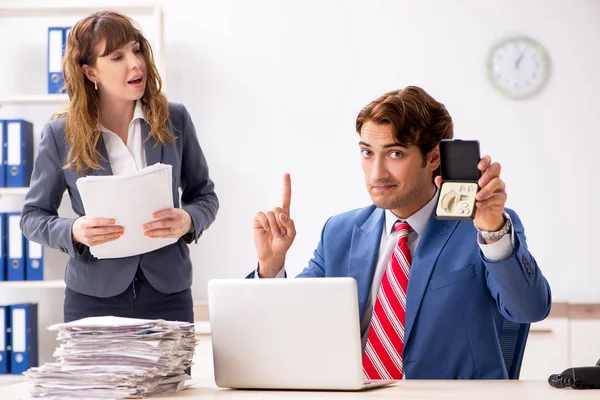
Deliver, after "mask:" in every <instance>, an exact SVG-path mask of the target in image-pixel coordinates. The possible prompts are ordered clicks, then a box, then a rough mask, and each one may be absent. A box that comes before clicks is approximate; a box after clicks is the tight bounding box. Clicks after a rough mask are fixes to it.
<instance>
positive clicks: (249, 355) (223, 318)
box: [208, 278, 393, 390]
mask: <svg viewBox="0 0 600 400" xmlns="http://www.w3.org/2000/svg"><path fill="white" fill-rule="evenodd" d="M208 306H209V314H210V326H211V335H212V346H213V357H214V367H215V368H214V369H215V382H216V384H217V386H219V387H227V388H237V389H302V390H362V389H368V388H372V387H378V386H383V385H386V384H389V383H391V382H393V381H363V374H362V350H361V339H360V322H359V316H358V294H357V285H356V281H355V280H354V279H353V278H298V279H213V280H211V281H209V282H208Z"/></svg>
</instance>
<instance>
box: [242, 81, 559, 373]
mask: <svg viewBox="0 0 600 400" xmlns="http://www.w3.org/2000/svg"><path fill="white" fill-rule="evenodd" d="M356 130H357V132H358V134H359V138H360V142H359V146H360V151H361V155H362V168H363V171H364V174H365V183H366V186H367V190H368V191H369V194H370V195H371V198H372V200H373V203H374V204H373V205H371V206H368V207H365V208H361V209H358V210H353V211H349V212H346V213H343V214H340V215H336V216H334V217H332V218H330V219H329V220H328V221H327V222H326V223H325V226H324V227H323V231H322V234H321V240H320V242H319V245H318V247H317V249H316V250H315V253H314V257H313V258H312V260H310V262H309V266H308V267H307V268H305V269H304V270H303V271H302V272H301V273H300V274H299V275H298V276H299V277H343V276H351V277H353V278H355V279H356V281H357V283H358V295H359V311H360V317H361V333H362V338H363V349H364V357H363V369H364V375H365V377H366V378H368V379H402V378H403V377H406V378H409V379H418V378H428V379H432V378H433V379H435V378H440V379H452V378H459V379H461V378H462V379H473V378H477V379H506V378H507V371H506V368H505V365H504V362H503V359H502V354H501V351H500V345H499V341H498V332H499V330H500V327H501V322H502V321H503V318H506V319H508V320H511V321H515V322H534V321H539V320H541V319H544V318H545V317H546V316H547V315H548V313H549V312H550V306H551V294H550V287H549V285H548V282H547V281H546V279H545V278H544V276H543V275H542V272H541V271H540V269H539V268H538V265H537V263H536V261H535V259H534V258H533V256H532V254H531V253H530V252H529V251H528V249H527V243H526V239H525V231H524V228H523V225H522V224H521V221H520V219H519V217H518V216H517V214H516V213H515V212H514V211H512V210H510V209H506V208H505V207H504V205H505V202H506V191H505V185H504V182H503V181H502V179H501V178H500V169H501V167H500V164H498V163H497V162H492V160H491V158H490V157H488V156H485V157H483V158H482V159H481V161H480V162H479V165H478V168H479V169H480V170H481V172H482V175H481V178H480V180H479V182H478V183H479V186H480V188H481V190H480V192H479V193H478V194H477V204H476V206H477V212H476V215H475V218H474V220H473V221H470V220H469V221H455V220H451V221H450V220H444V221H442V220H438V219H437V218H436V217H435V216H434V212H433V211H434V208H435V206H436V204H437V201H438V196H439V193H438V190H437V188H439V187H440V185H441V177H439V176H438V172H439V165H440V152H439V142H440V140H442V139H451V138H452V137H453V124H452V119H451V117H450V115H449V114H448V112H447V110H446V108H445V107H444V105H443V104H441V103H439V102H437V101H436V100H435V99H433V98H432V97H431V96H430V95H428V94H427V93H426V92H425V91H424V90H423V89H421V88H418V87H406V88H404V89H402V90H398V91H394V92H390V93H387V94H385V95H383V96H382V97H380V98H378V99H377V100H375V101H373V102H372V103H370V104H369V105H367V106H366V107H365V108H364V109H363V110H362V111H361V112H360V113H359V115H358V117H357V120H356ZM290 200H291V183H290V177H289V175H286V176H285V178H284V194H283V204H282V207H278V208H276V209H274V210H272V211H270V212H267V213H262V212H259V213H258V214H257V215H256V216H255V219H254V241H255V245H256V249H257V253H258V260H259V265H258V269H257V270H256V271H254V272H253V273H251V274H250V275H249V276H248V277H254V278H273V277H283V276H285V271H284V268H283V267H284V263H285V256H286V253H287V251H288V249H289V248H290V246H291V245H292V242H293V240H294V237H295V235H296V230H295V227H294V222H293V220H292V219H291V218H290Z"/></svg>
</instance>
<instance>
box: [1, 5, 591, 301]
mask: <svg viewBox="0 0 600 400" xmlns="http://www.w3.org/2000/svg"><path fill="white" fill-rule="evenodd" d="M26 3H31V2H26V1H13V0H4V1H0V4H26ZM63 3H82V1H69V2H66V1H65V2H61V4H63ZM84 3H91V4H98V3H97V2H91V1H90V2H84ZM120 3H121V4H125V3H129V2H126V1H122V2H120ZM159 3H160V4H162V6H163V8H164V11H165V32H166V33H165V48H166V56H167V62H166V72H167V79H168V95H169V98H170V99H171V100H172V101H177V102H183V103H185V104H186V106H187V107H188V109H189V110H190V112H191V114H192V116H193V119H194V122H195V124H196V128H197V131H198V136H199V139H200V142H201V144H202V146H203V148H204V150H205V153H206V156H207V158H208V161H209V165H210V168H211V175H212V177H213V179H214V181H215V183H216V190H217V194H218V196H219V198H220V201H221V209H220V211H219V215H218V216H217V221H216V222H215V223H214V225H213V226H212V227H211V228H210V229H209V230H208V231H207V232H206V233H205V234H204V236H203V237H202V238H201V240H200V242H199V244H198V245H194V246H192V254H193V260H194V265H195V283H194V287H193V291H194V295H195V299H196V300H203V299H205V298H206V282H207V280H208V279H210V278H215V277H228V278H232V277H243V276H244V275H245V274H246V273H247V272H248V271H250V270H251V269H252V268H253V267H254V266H255V253H254V247H253V243H252V217H253V215H254V213H255V212H256V211H257V210H259V209H267V208H272V207H274V206H276V205H278V204H279V201H280V190H281V177H282V175H283V173H285V172H290V173H291V174H292V181H293V199H292V217H293V218H294V219H295V220H296V224H297V228H298V237H297V239H296V242H295V243H294V246H293V248H292V250H291V251H290V253H289V257H288V261H287V265H288V267H289V271H290V272H291V273H292V274H294V273H297V272H299V271H300V270H301V269H302V268H303V267H304V266H305V265H306V264H307V261H308V259H309V258H310V256H311V254H312V251H313V250H314V248H315V247H316V244H317V241H318V239H319V233H320V230H321V227H322V225H323V223H324V222H325V220H326V218H327V217H329V216H331V215H333V214H337V213H340V212H342V211H345V210H348V209H351V208H356V207H361V206H364V205H367V204H369V197H368V195H367V193H366V190H365V189H364V185H363V178H362V172H361V170H360V165H359V153H358V146H357V141H358V138H357V135H356V134H355V133H354V119H355V117H356V114H357V113H358V111H359V110H360V109H361V108H362V107H363V106H364V105H365V104H367V103H368V102H369V101H371V100H372V99H374V98H376V97H377V96H379V95H381V94H383V93H384V92H386V91H388V90H392V89H396V88H401V87H403V86H406V85H418V86H422V87H423V88H425V89H426V90H427V91H429V92H430V93H431V94H432V95H433V96H434V97H436V99H438V100H440V101H442V102H443V103H445V104H446V106H447V108H448V110H449V111H450V113H451V114H452V116H453V118H454V121H455V127H456V136H457V137H462V138H469V139H478V140H480V142H481V147H482V151H483V152H484V153H489V154H491V155H492V156H493V158H495V159H497V160H499V161H500V162H501V163H502V164H503V173H502V176H503V178H504V180H505V181H506V183H507V191H508V194H509V199H508V206H509V207H511V208H514V209H516V210H517V211H518V213H519V214H520V216H521V219H522V220H523V222H524V224H525V227H526V230H527V235H528V244H529V247H530V249H531V251H532V252H533V254H534V255H535V256H536V258H537V260H538V262H539V264H540V266H541V267H542V270H543V272H544V273H545V275H546V277H547V278H548V280H549V281H550V283H551V285H552V288H553V294H554V300H555V301H571V302H599V301H600V290H598V289H599V287H600V285H599V283H600V268H598V267H597V264H598V262H597V261H596V260H597V257H596V254H595V253H596V252H595V250H596V245H595V243H596V241H597V235H596V234H595V233H596V228H597V227H598V226H600V216H599V215H600V214H599V213H598V211H597V203H598V201H597V200H596V198H595V197H594V194H595V193H596V192H597V191H596V190H595V186H596V185H597V182H596V179H595V178H596V174H595V171H596V168H595V167H596V159H595V157H596V154H597V151H598V150H597V149H598V147H599V145H600V139H598V125H599V123H600V113H598V112H597V110H598V109H599V105H600V100H599V99H598V96H597V95H596V92H597V91H598V89H599V88H600V75H599V74H598V73H597V70H598V67H597V66H598V64H599V63H600V47H599V46H598V39H599V38H600V25H599V24H598V22H597V21H598V20H600V2H598V1H595V0H572V1H568V2H567V1H560V0H551V1H545V0H529V1H522V0H505V1H502V2H492V1H480V0H479V1H478V0H463V1H459V0H455V1H446V0H435V1H434V0H428V1H418V2H417V1H409V0H404V1H399V0H388V1H358V0H353V1H334V0H321V1H300V0H297V1H277V0H271V1H267V0H255V1H245V0H237V1H234V0H220V1H218V2H216V1H206V0H200V1H195V2H187V1H186V2H183V1H168V2H167V1H160V2H159ZM0 24H5V21H4V20H1V19H0ZM1 29H3V27H2V26H0V30H1ZM150 31H151V29H150ZM2 32H4V31H1V32H0V33H2ZM148 33H149V34H151V32H148ZM513 34H526V35H530V36H532V37H533V38H534V39H536V40H538V41H539V42H541V43H542V44H543V45H544V46H545V47H546V48H547V50H548V52H549V55H550V57H551V60H552V76H551V79H550V81H549V83H548V85H547V87H546V88H545V90H544V91H543V92H541V93H540V94H539V95H538V96H536V97H535V98H533V99H530V100H526V101H511V100H508V99H506V98H504V97H502V96H501V95H500V94H498V93H497V92H495V91H494V89H493V88H492V86H491V85H490V84H489V83H488V82H487V80H486V77H485V76H486V75H485V69H484V64H485V58H486V55H487V52H488V51H489V50H490V48H491V47H492V46H493V45H494V44H495V43H496V42H497V41H498V40H500V39H503V38H505V37H507V36H511V35H513ZM0 38H1V39H0V54H3V55H4V60H3V61H2V62H0V76H5V77H7V76H8V77H10V78H9V79H8V80H9V82H5V81H6V79H4V80H2V81H0V96H1V95H5V94H14V93H15V92H14V90H18V87H17V86H15V85H13V83H12V80H13V79H12V77H13V76H15V80H18V81H19V82H20V84H21V85H22V84H23V82H25V84H27V85H29V86H28V90H33V91H34V92H36V91H39V92H43V90H44V89H45V74H44V71H45V70H44V68H45V61H44V60H45V35H44V34H42V35H41V37H40V36H36V37H32V34H31V32H29V33H28V32H23V33H21V32H20V33H19V35H13V36H11V37H7V36H5V35H2V36H0ZM23 41H25V43H26V44H27V46H25V47H24V48H21V49H19V48H17V47H15V45H13V44H12V43H16V42H19V43H23ZM33 43H35V45H34V44H33ZM6 49H10V50H11V52H12V53H11V54H13V53H16V54H14V55H11V57H14V58H12V59H14V60H17V61H16V62H18V63H19V64H18V66H15V63H13V62H10V63H7V60H6V54H7V53H6V51H7V50H6ZM40 60H41V61H40ZM33 61H35V63H34V62H33ZM40 62H41V66H40V65H39V63H40ZM15 74H16V75H15ZM28 82H29V83H28ZM33 82H35V88H33V86H34V84H33ZM34 89H35V90H34ZM22 112H23V115H25V114H27V113H29V112H30V111H28V110H23V111H22ZM4 116H6V114H5V110H2V109H0V117H4ZM31 118H34V117H33V116H32V117H31ZM35 118H37V120H40V119H41V120H42V121H43V119H44V118H46V116H45V115H44V116H42V117H40V116H39V115H37V116H36V117H35ZM40 128H41V125H38V126H36V130H37V131H38V134H39V129H40Z"/></svg>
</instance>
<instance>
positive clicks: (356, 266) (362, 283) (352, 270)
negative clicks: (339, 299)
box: [348, 208, 385, 319]
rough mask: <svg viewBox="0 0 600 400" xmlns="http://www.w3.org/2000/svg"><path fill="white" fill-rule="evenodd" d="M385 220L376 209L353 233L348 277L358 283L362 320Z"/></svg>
mask: <svg viewBox="0 0 600 400" xmlns="http://www.w3.org/2000/svg"><path fill="white" fill-rule="evenodd" d="M384 220H385V213H384V211H383V210H382V209H380V208H375V209H374V211H373V213H372V214H371V216H370V217H369V218H368V219H367V220H366V221H365V222H364V223H363V224H362V225H361V226H358V225H355V226H354V230H353V231H352V243H351V244H350V264H349V267H348V268H349V271H348V276H352V277H354V278H355V279H356V282H357V283H358V302H359V311H360V318H361V319H362V316H363V314H364V310H365V305H366V302H367V298H368V297H369V292H370V291H371V285H372V284H373V274H374V273H375V267H376V265H377V256H378V255H379V245H380V243H381V231H382V229H383V222H384Z"/></svg>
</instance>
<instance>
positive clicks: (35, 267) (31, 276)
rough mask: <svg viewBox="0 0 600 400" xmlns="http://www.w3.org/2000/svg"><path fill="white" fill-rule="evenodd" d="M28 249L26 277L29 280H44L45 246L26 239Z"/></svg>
mask: <svg viewBox="0 0 600 400" xmlns="http://www.w3.org/2000/svg"><path fill="white" fill-rule="evenodd" d="M25 244H26V249H27V257H26V259H27V268H26V269H25V279H27V280H28V281H43V280H44V247H43V246H42V245H41V244H39V243H36V242H32V241H31V240H28V239H27V238H26V239H25Z"/></svg>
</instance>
